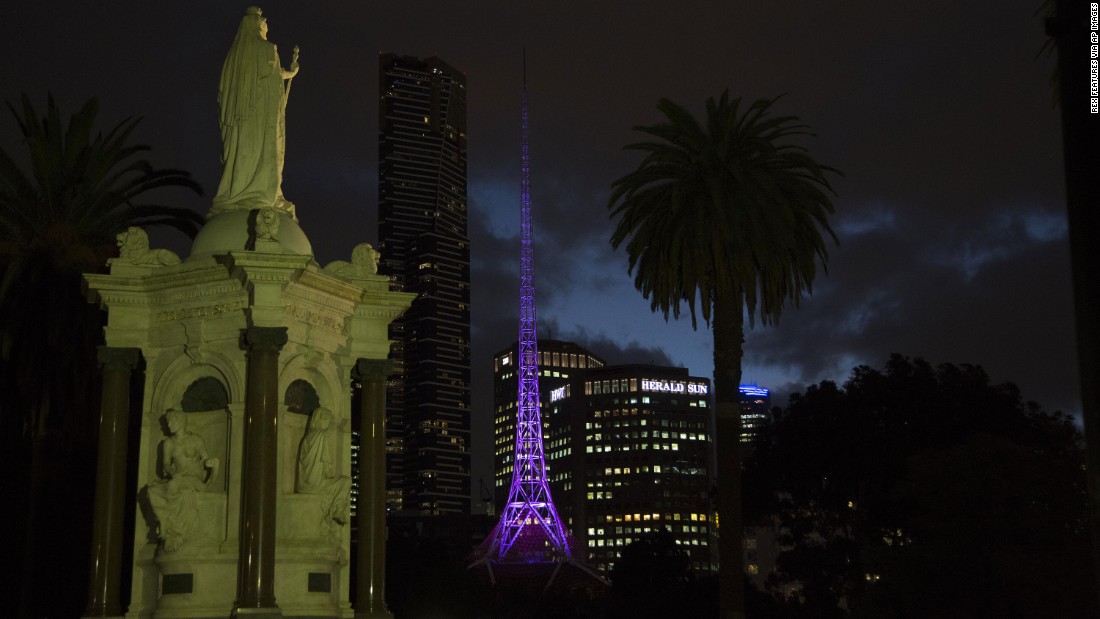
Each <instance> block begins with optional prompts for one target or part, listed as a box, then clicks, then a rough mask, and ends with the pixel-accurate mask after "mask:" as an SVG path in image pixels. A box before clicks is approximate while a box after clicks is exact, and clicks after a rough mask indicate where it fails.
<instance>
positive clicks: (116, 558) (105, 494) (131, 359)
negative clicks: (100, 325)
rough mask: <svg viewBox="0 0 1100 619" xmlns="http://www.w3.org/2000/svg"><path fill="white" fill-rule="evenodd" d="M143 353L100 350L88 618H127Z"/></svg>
mask: <svg viewBox="0 0 1100 619" xmlns="http://www.w3.org/2000/svg"><path fill="white" fill-rule="evenodd" d="M140 354H141V351H139V350H138V349H137V348H115V347H110V346H100V347H99V365H100V366H101V367H102V368H103V398H102V400H101V401H100V413H99V457H98V463H97V465H96V479H95V513H94V514H93V516H92V552H91V561H90V566H89V576H90V578H89V582H88V605H87V607H86V610H85V611H84V616H85V617H121V616H122V610H123V609H122V603H121V599H120V598H121V590H122V529H123V523H124V522H125V521H126V514H125V511H126V505H125V499H126V455H127V446H126V443H127V439H128V433H129V423H128V421H129V417H130V415H129V413H130V373H131V371H133V369H134V368H135V367H136V366H137V363H138V359H139V358H140Z"/></svg>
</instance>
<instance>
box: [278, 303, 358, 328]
mask: <svg viewBox="0 0 1100 619" xmlns="http://www.w3.org/2000/svg"><path fill="white" fill-rule="evenodd" d="M283 315H284V316H286V317H287V318H292V319H294V320H300V321H302V322H306V323H309V324H311V325H316V326H318V327H324V328H325V329H330V330H332V331H335V332H336V333H343V331H344V318H345V317H344V316H338V315H334V313H333V312H326V311H324V310H316V309H313V308H310V307H303V306H301V305H295V304H293V303H285V304H283Z"/></svg>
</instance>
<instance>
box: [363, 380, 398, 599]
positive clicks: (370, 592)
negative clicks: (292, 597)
mask: <svg viewBox="0 0 1100 619" xmlns="http://www.w3.org/2000/svg"><path fill="white" fill-rule="evenodd" d="M355 370H356V373H357V374H358V379H359V381H360V383H361V384H362V391H361V392H360V398H359V402H360V407H359V499H358V500H359V503H358V506H357V509H356V517H357V518H358V520H359V537H358V542H359V546H358V550H357V552H356V556H355V558H356V582H355V592H356V595H355V617H356V618H357V619H367V618H370V619H375V618H378V619H381V618H383V617H392V616H393V615H391V614H390V612H389V611H388V610H386V600H385V594H386V377H387V376H389V375H390V374H391V373H393V364H392V362H390V361H389V360H388V359H359V360H358V361H356V363H355Z"/></svg>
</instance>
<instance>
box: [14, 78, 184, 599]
mask: <svg viewBox="0 0 1100 619" xmlns="http://www.w3.org/2000/svg"><path fill="white" fill-rule="evenodd" d="M21 103H22V105H21V106H20V107H19V108H16V107H15V106H13V105H11V104H9V105H8V108H9V109H10V110H11V112H12V115H13V116H14V118H15V121H16V124H17V125H18V127H19V130H20V132H21V134H22V137H23V141H24V144H25V146H26V151H25V153H23V154H22V155H21V156H15V155H13V154H10V153H7V152H4V151H2V150H0V436H2V437H3V439H2V440H3V444H2V445H0V449H2V451H3V457H4V458H5V462H4V466H3V470H4V471H5V472H6V475H7V479H8V480H9V481H10V485H9V486H6V487H5V491H6V496H5V498H7V499H8V500H10V501H11V502H12V506H11V508H10V509H8V510H6V511H5V513H6V514H7V515H8V518H9V519H10V520H9V522H7V523H4V525H5V526H3V532H4V535H5V536H9V537H7V539H6V540H5V544H4V552H5V556H7V557H8V558H9V560H8V561H5V562H4V564H5V569H6V570H11V573H4V574H0V580H2V582H4V583H5V584H10V583H15V585H14V587H13V588H14V589H16V590H17V591H16V593H15V594H14V601H15V602H16V603H18V605H19V610H18V613H19V614H20V615H24V616H36V617H71V616H77V615H78V614H79V613H80V612H81V611H82V610H83V606H82V605H83V602H84V582H83V580H84V579H85V578H86V571H87V558H86V557H87V556H88V544H89V536H90V528H91V525H90V524H89V523H88V522H87V515H88V514H90V513H91V497H92V495H93V492H94V473H95V438H96V434H97V421H98V412H99V411H98V407H99V380H98V371H97V368H96V346H97V345H98V344H101V343H102V328H103V325H104V316H103V313H102V312H100V311H99V309H98V308H96V307H94V306H92V305H89V304H88V303H87V301H86V300H85V298H84V295H83V293H82V292H81V287H82V274H83V273H87V272H102V271H103V269H104V266H105V262H106V260H107V258H109V257H111V256H114V255H116V252H117V248H116V241H115V235H116V234H118V233H119V232H120V231H122V230H125V229H126V228H127V227H129V226H148V225H167V226H170V227H173V228H176V229H178V230H180V231H182V232H184V233H185V234H189V235H192V236H193V235H194V234H195V232H196V231H197V230H198V227H199V226H200V225H201V223H202V221H203V219H202V216H201V215H199V214H198V213H195V212H193V211H191V210H188V209H182V208H174V207H168V206H162V205H159V204H155V203H148V202H145V201H144V200H145V199H147V198H148V197H149V195H150V192H152V191H154V190H158V189H165V188H180V187H182V188H187V189H190V190H192V191H196V192H200V193H201V191H200V190H199V187H198V185H196V184H195V182H194V181H192V180H191V178H190V175H189V174H187V173H186V172H182V171H179V170H171V169H167V170H166V169H158V168H155V167H153V166H152V165H151V164H150V163H149V162H148V161H145V160H144V159H138V158H137V157H138V156H139V155H140V154H141V153H143V152H145V151H148V150H149V147H148V146H144V145H140V144H133V143H131V141H130V139H131V136H132V134H133V131H134V129H135V127H136V126H137V122H138V121H137V119H129V120H126V121H123V122H122V123H120V124H119V125H117V126H115V127H114V128H112V129H111V130H109V131H108V132H107V133H106V134H104V133H102V132H97V131H96V130H95V125H96V122H95V121H96V116H97V114H98V110H99V106H98V104H97V103H96V101H95V100H94V99H92V100H89V101H88V102H87V103H85V104H84V105H83V106H82V107H81V109H80V110H79V111H78V112H77V113H76V114H74V115H73V116H72V117H71V119H69V121H68V122H67V123H66V122H64V121H63V120H62V114H61V111H60V109H59V108H58V107H57V105H55V103H54V101H53V98H52V97H50V98H49V100H48V103H47V107H46V112H45V114H43V115H41V116H40V115H39V114H38V112H37V111H36V110H35V108H34V106H33V105H32V104H31V101H30V99H29V98H28V97H26V96H24V97H23V99H22V102H21ZM19 161H25V162H26V165H25V166H20V165H19V163H18V162H19ZM57 556H64V557H66V560H65V561H61V562H58V561H57V560H56V557H57ZM12 557H19V559H12ZM59 583H63V586H59Z"/></svg>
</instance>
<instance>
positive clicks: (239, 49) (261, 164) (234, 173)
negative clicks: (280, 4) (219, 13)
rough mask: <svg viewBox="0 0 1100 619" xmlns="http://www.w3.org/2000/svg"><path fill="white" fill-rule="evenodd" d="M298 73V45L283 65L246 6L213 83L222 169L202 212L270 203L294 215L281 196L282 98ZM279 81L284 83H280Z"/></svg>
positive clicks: (262, 23)
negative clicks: (207, 206) (207, 207)
mask: <svg viewBox="0 0 1100 619" xmlns="http://www.w3.org/2000/svg"><path fill="white" fill-rule="evenodd" d="M297 74H298V48H297V47H295V48H294V55H293V59H292V60H291V63H290V68H289V69H284V68H283V67H282V66H281V64H280V62H279V52H278V50H277V49H276V47H275V44H274V43H272V42H270V41H268V40H267V18H266V17H264V16H263V15H262V14H261V11H260V9H259V8H257V7H249V8H248V10H247V11H246V12H245V16H244V18H243V19H241V25H240V28H239V29H238V30H237V36H236V38H235V39H234V40H233V45H232V46H231V47H230V48H229V54H228V55H226V57H225V64H224V65H223V66H222V75H221V82H220V83H219V85H218V104H219V106H220V108H221V113H220V116H219V121H220V125H221V134H222V163H223V165H224V167H223V169H222V177H221V182H220V183H219V184H218V193H217V195H216V196H215V197H214V205H213V207H212V208H211V209H210V213H209V214H208V215H207V216H208V217H214V216H215V215H218V214H220V213H223V212H226V211H234V210H254V209H261V208H273V209H276V210H279V211H282V212H285V213H286V214H287V215H289V216H290V217H291V218H292V219H294V220H295V221H297V217H296V216H295V214H294V204H292V203H291V202H290V201H289V200H287V199H286V198H285V197H284V196H283V188H282V182H283V159H284V156H285V154H286V103H287V97H288V95H289V94H290V85H291V83H292V81H293V78H294V76H295V75H297ZM284 82H285V83H284Z"/></svg>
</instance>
